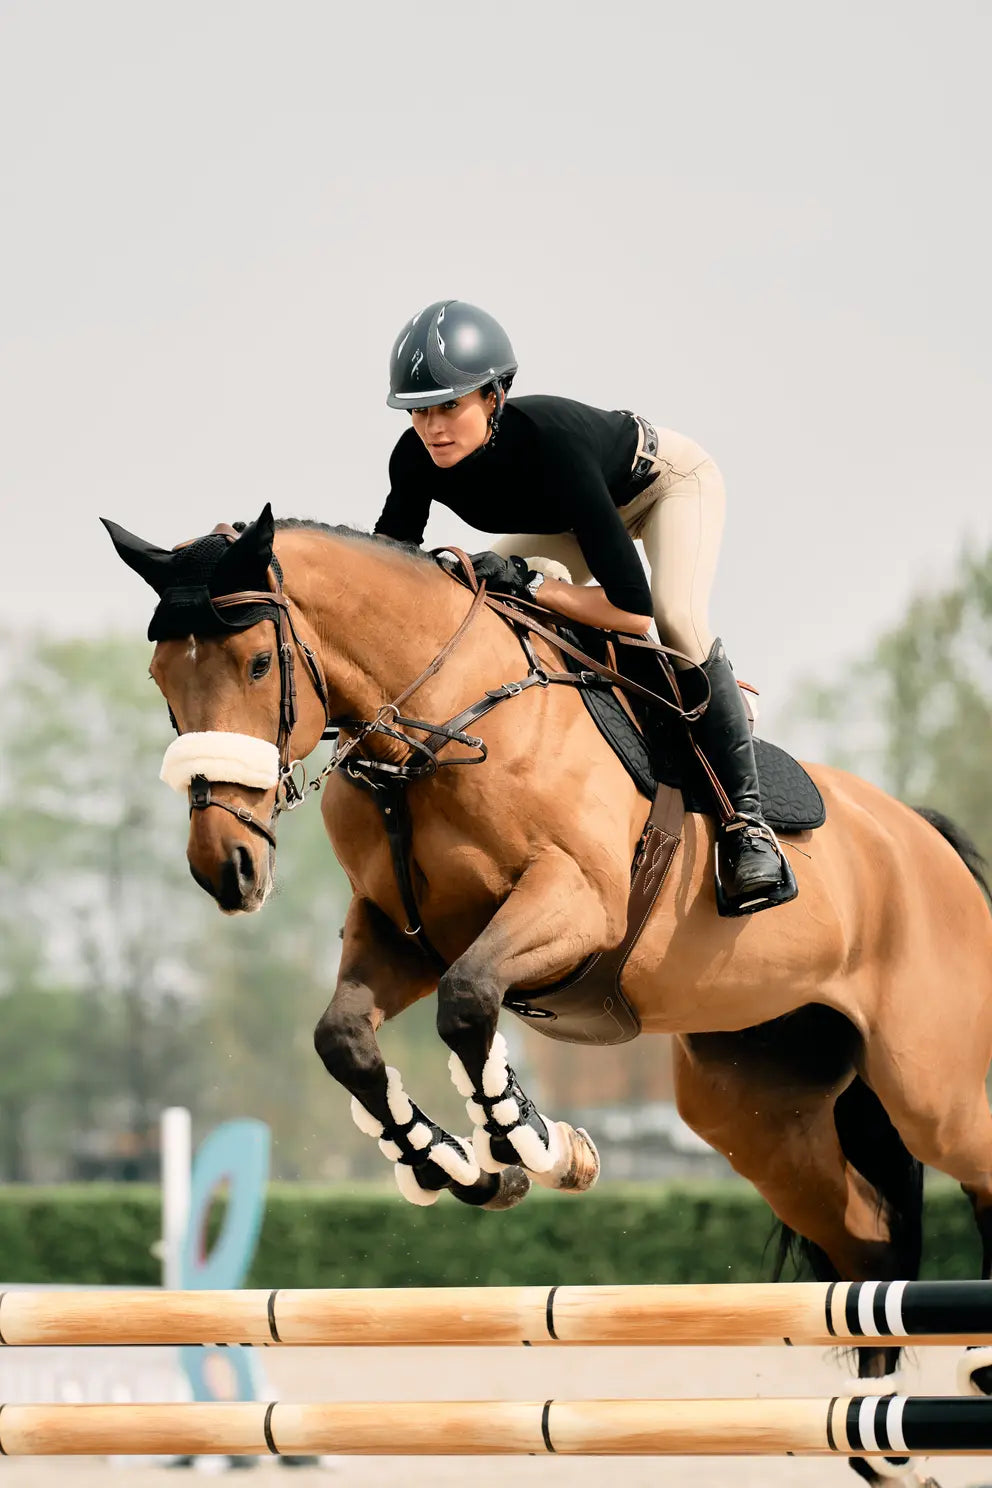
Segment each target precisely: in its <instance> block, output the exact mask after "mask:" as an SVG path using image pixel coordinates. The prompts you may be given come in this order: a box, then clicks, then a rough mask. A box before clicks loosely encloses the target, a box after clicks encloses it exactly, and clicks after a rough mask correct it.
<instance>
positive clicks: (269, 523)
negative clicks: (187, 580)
mask: <svg viewBox="0 0 992 1488" xmlns="http://www.w3.org/2000/svg"><path fill="white" fill-rule="evenodd" d="M275 531H276V524H275V520H274V518H273V516H272V507H271V506H270V505H269V503H268V502H266V503H265V505H264V506H263V508H262V511H261V514H260V515H259V517H258V518H257V519H256V520H255V521H254V522H249V523H248V526H247V527H246V528H245V530H244V532H242V534H241V536H240V537H239V538H238V540H237V542H233V543H231V545H230V547H229V548H228V549H227V551H226V552H225V553H224V554H223V556H222V557H221V560H220V562H219V563H218V565H217V567H216V569H215V570H214V573H213V575H212V577H211V580H210V592H211V594H237V593H238V592H239V591H240V590H242V589H266V588H268V584H267V582H266V578H267V575H268V571H269V564H270V563H271V562H272V543H273V540H274V538H275Z"/></svg>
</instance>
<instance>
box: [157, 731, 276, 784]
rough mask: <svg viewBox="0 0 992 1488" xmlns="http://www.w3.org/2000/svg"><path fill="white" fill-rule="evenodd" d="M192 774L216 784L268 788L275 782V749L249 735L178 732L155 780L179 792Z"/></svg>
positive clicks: (272, 745) (264, 740) (214, 732)
mask: <svg viewBox="0 0 992 1488" xmlns="http://www.w3.org/2000/svg"><path fill="white" fill-rule="evenodd" d="M194 775H203V776H204V777H205V778H206V779H207V780H211V781H215V782H216V783H217V784H221V783H226V784H228V785H247V786H250V787H251V788H252V789H253V790H271V789H272V787H273V786H274V785H276V784H277V783H278V781H279V751H278V749H277V748H276V746H275V745H274V744H270V743H269V742H268V740H267V739H256V738H255V737H254V736H253V735H252V734H227V733H221V732H219V731H214V730H211V731H209V732H208V733H202V734H181V735H180V736H179V738H178V739H173V741H172V743H171V744H170V745H169V747H168V749H167V750H166V751H165V758H164V759H163V760H162V769H161V770H160V771H159V779H160V780H164V781H165V783H166V785H170V786H171V787H172V789H173V790H174V791H179V792H180V793H183V792H185V791H187V790H188V789H189V783H190V781H191V780H192V779H193V776H194Z"/></svg>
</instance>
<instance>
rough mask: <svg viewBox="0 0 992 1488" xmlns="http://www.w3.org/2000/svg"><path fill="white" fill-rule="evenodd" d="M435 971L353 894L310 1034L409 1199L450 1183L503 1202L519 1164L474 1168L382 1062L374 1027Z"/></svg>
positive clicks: (480, 1198) (515, 1195) (473, 1197)
mask: <svg viewBox="0 0 992 1488" xmlns="http://www.w3.org/2000/svg"><path fill="white" fill-rule="evenodd" d="M434 980H435V974H434V972H433V971H432V969H431V967H430V966H428V965H427V964H426V961H425V959H424V957H423V955H422V953H421V952H420V950H419V948H418V947H416V946H412V945H410V944H408V943H406V942H404V941H402V940H401V939H400V937H399V935H398V934H397V932H396V930H395V929H394V928H393V926H392V925H390V924H389V922H388V921H387V920H386V919H385V917H384V916H383V915H382V914H381V913H380V912H379V911H378V910H377V909H376V908H375V907H374V906H373V905H371V904H369V903H368V902H367V901H365V900H362V899H358V898H356V899H353V900H352V903H351V907H350V908H349V911H348V916H347V919H346V922H345V933H344V946H343V949H342V954H341V968H340V971H339V974H338V985H337V990H336V992H335V995H334V1000H333V1002H332V1003H331V1004H330V1006H329V1007H328V1009H327V1011H326V1012H325V1013H324V1015H323V1017H322V1018H321V1020H320V1022H319V1023H318V1025H317V1029H316V1032H315V1034H314V1043H315V1045H316V1048H317V1052H318V1054H319V1055H320V1057H321V1059H322V1060H323V1061H324V1065H325V1067H326V1069H327V1070H328V1072H329V1073H330V1074H331V1075H333V1076H334V1078H335V1079H336V1080H337V1081H338V1082H339V1083H340V1084H341V1085H343V1086H344V1088H345V1089H346V1090H347V1091H349V1092H350V1094H351V1097H352V1102H351V1110H352V1117H353V1119H354V1121H355V1124H356V1125H357V1126H358V1127H359V1128H360V1130H361V1131H363V1132H365V1133H366V1134H367V1135H368V1136H371V1137H375V1138H377V1139H378V1142H379V1147H380V1150H381V1151H382V1153H383V1155H384V1156H385V1157H387V1158H388V1159H389V1160H390V1161H391V1162H392V1163H393V1164H394V1173H395V1176H396V1182H397V1186H398V1187H399V1190H400V1192H401V1193H402V1194H403V1197H404V1198H406V1199H408V1200H409V1201H410V1202H411V1203H414V1204H422V1205H426V1204H432V1203H434V1201H435V1200H436V1199H437V1198H438V1197H439V1195H440V1194H441V1192H442V1191H443V1190H444V1189H446V1188H450V1189H451V1191H452V1192H453V1193H454V1195H455V1197H456V1198H458V1199H461V1200H462V1201H463V1202H464V1203H468V1204H475V1205H481V1206H483V1207H485V1208H492V1209H505V1208H509V1207H510V1206H511V1205H512V1204H514V1203H517V1202H518V1201H519V1200H520V1199H522V1198H523V1197H524V1195H525V1193H526V1192H527V1188H528V1187H529V1182H528V1180H527V1177H526V1175H525V1174H524V1173H523V1172H522V1171H521V1170H520V1168H519V1167H518V1168H514V1169H512V1170H510V1171H508V1172H506V1173H501V1174H500V1175H498V1176H494V1175H492V1174H488V1173H480V1171H479V1165H478V1162H477V1161H476V1158H475V1154H474V1152H473V1150H472V1147H471V1144H470V1143H467V1142H463V1141H461V1140H460V1139H459V1138H458V1137H453V1136H452V1135H451V1134H450V1133H449V1132H446V1131H445V1130H444V1129H443V1128H442V1127H440V1126H439V1125H438V1124H437V1123H436V1122H434V1121H432V1120H431V1119H430V1118H429V1117H428V1116H425V1114H424V1113H423V1111H421V1110H420V1109H419V1107H418V1106H416V1105H414V1103H413V1102H412V1101H411V1100H410V1097H409V1096H408V1095H407V1093H406V1091H405V1090H404V1089H403V1083H402V1080H401V1078H400V1075H399V1071H398V1070H395V1069H388V1068H387V1067H386V1063H385V1061H384V1059H383V1057H382V1053H381V1051H380V1049H379V1044H378V1041H377V1039H376V1030H377V1029H378V1028H379V1026H380V1025H381V1024H382V1022H383V1021H384V1020H385V1019H386V1018H390V1017H394V1016H395V1015H396V1014H397V1013H400V1012H402V1011H403V1010H404V1008H407V1007H409V1006H410V1005H411V1004H412V1003H414V1002H416V1001H417V1000H418V998H420V997H424V996H426V995H428V994H429V993H430V992H431V991H432V990H433V984H434Z"/></svg>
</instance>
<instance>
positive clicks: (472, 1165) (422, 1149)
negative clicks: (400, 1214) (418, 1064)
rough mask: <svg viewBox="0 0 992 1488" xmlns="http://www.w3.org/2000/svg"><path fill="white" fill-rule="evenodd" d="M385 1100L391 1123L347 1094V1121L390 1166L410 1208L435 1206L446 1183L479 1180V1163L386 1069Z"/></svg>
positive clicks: (395, 1073)
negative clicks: (373, 1142) (369, 1139)
mask: <svg viewBox="0 0 992 1488" xmlns="http://www.w3.org/2000/svg"><path fill="white" fill-rule="evenodd" d="M386 1102H387V1104H388V1106H389V1114H390V1116H391V1117H392V1122H391V1124H390V1125H389V1126H383V1124H382V1122H381V1121H379V1120H377V1119H376V1117H375V1116H373V1115H372V1114H371V1112H370V1111H367V1110H366V1109H365V1107H364V1106H363V1105H362V1103H361V1101H360V1100H359V1099H358V1098H357V1096H352V1100H351V1119H352V1120H353V1121H354V1123H355V1125H356V1126H357V1127H358V1129H359V1131H363V1132H364V1133H365V1135H366V1136H369V1137H375V1138H376V1139H377V1141H378V1143H379V1151H380V1152H381V1153H382V1155H383V1156H384V1157H387V1158H388V1159H389V1161H390V1162H391V1163H392V1164H393V1174H394V1176H395V1178H396V1186H397V1188H398V1189H399V1191H400V1193H401V1194H402V1195H403V1197H404V1198H405V1199H406V1200H407V1201H408V1202H409V1203H411V1204H419V1205H421V1206H422V1207H425V1208H426V1207H427V1206H428V1205H430V1204H435V1203H437V1200H438V1199H439V1198H440V1196H441V1194H442V1192H443V1191H444V1189H445V1188H447V1187H448V1185H449V1182H454V1183H458V1184H461V1185H463V1186H464V1187H466V1188H467V1187H469V1186H471V1184H473V1183H476V1182H478V1179H479V1164H478V1163H477V1161H476V1159H475V1156H474V1154H473V1152H472V1149H471V1147H470V1146H469V1145H468V1144H467V1143H466V1142H463V1141H462V1140H461V1139H460V1138H459V1137H453V1136H452V1135H451V1133H450V1132H446V1131H445V1130H444V1129H443V1127H440V1126H438V1125H437V1123H436V1122H434V1121H431V1120H430V1119H429V1117H427V1116H425V1115H424V1113H423V1111H421V1110H420V1108H419V1106H416V1105H414V1103H413V1101H412V1100H411V1099H410V1097H409V1096H408V1095H407V1093H406V1091H405V1090H404V1089H403V1081H402V1079H401V1078H400V1072H399V1070H396V1069H392V1068H388V1069H387V1070H386Z"/></svg>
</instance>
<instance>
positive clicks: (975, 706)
mask: <svg viewBox="0 0 992 1488" xmlns="http://www.w3.org/2000/svg"><path fill="white" fill-rule="evenodd" d="M796 713H797V714H798V715H799V717H800V719H801V720H802V722H803V724H804V727H805V731H806V732H807V733H808V734H809V735H810V736H811V739H812V740H813V741H814V750H815V752H816V754H817V755H818V756H819V757H822V758H825V759H827V760H829V761H830V762H831V763H833V764H836V765H840V766H841V767H842V768H845V769H849V770H854V771H856V772H857V773H858V774H861V775H865V776H867V777H868V778H869V779H871V780H874V781H876V782H877V783H878V784H879V785H882V786H883V787H884V788H885V789H887V790H889V791H891V792H892V793H893V794H894V795H896V796H898V797H900V799H902V800H905V801H907V802H909V803H911V804H914V805H928V806H934V807H936V808H937V809H938V810H940V811H943V812H946V814H947V815H948V816H950V817H951V818H952V819H953V820H954V821H955V822H957V823H958V824H959V825H960V826H962V827H963V828H964V829H965V830H966V831H967V832H968V833H969V834H970V835H971V836H973V837H974V838H975V840H976V842H977V843H978V845H979V847H980V848H981V850H982V851H983V852H984V853H985V854H986V855H987V856H992V789H990V785H989V765H990V743H992V546H990V547H989V548H988V549H987V550H986V551H985V552H984V553H979V554H975V555H973V554H971V553H967V552H966V553H964V554H963V555H962V557H961V559H960V561H959V563H958V566H957V570H956V573H955V576H954V579H953V581H952V582H951V583H950V584H949V585H948V586H947V587H946V588H945V589H943V590H941V591H940V592H938V593H936V594H927V595H919V596H917V597H916V598H915V599H914V600H913V601H912V603H911V604H910V605H909V608H908V610H907V611H906V614H905V616H904V617H903V619H902V620H901V621H900V622H899V623H898V624H897V625H895V626H893V627H892V629H890V630H889V631H887V632H886V633H885V634H884V635H882V636H881V637H880V638H879V639H878V640H877V641H876V642H875V644H874V645H873V646H872V647H871V648H870V650H869V651H868V652H867V653H866V655H865V656H863V657H862V658H861V659H859V660H858V661H857V662H856V663H855V664H854V666H853V667H852V668H850V669H848V670H847V671H846V673H845V675H844V677H843V678H842V679H840V680H836V679H835V680H831V681H827V682H820V683H812V684H809V685H807V686H806V687H805V688H803V689H802V690H801V691H800V693H799V695H798V697H797V699H796Z"/></svg>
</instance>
